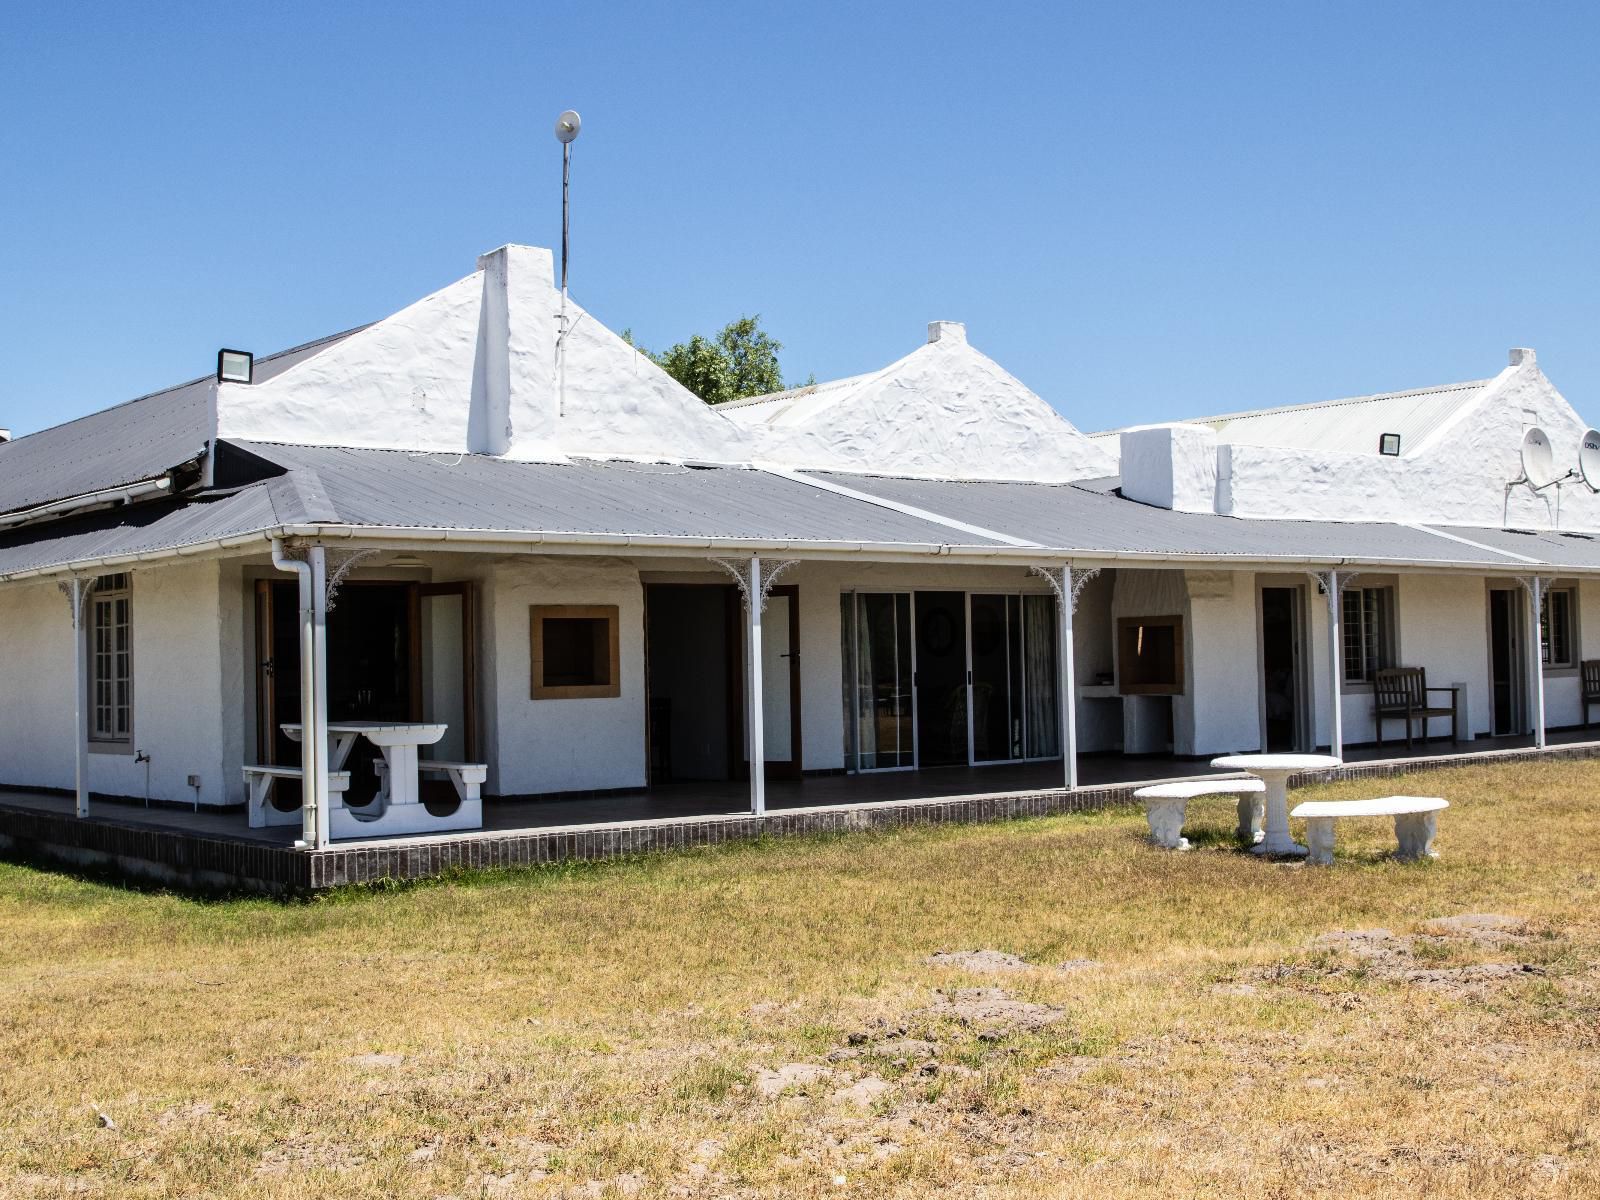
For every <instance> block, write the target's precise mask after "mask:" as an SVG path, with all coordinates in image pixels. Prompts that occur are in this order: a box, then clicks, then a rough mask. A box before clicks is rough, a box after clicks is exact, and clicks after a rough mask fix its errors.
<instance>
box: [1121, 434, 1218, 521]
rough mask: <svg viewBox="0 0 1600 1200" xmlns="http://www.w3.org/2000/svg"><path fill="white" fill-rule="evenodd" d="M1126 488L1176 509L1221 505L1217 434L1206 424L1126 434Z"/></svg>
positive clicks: (1132, 494) (1200, 509)
mask: <svg viewBox="0 0 1600 1200" xmlns="http://www.w3.org/2000/svg"><path fill="white" fill-rule="evenodd" d="M1120 440H1121V442H1122V494H1123V495H1124V496H1126V497H1127V498H1128V499H1129V500H1137V501H1139V502H1140V503H1141V504H1153V505H1155V506H1156V507H1158V508H1170V509H1171V510H1172V511H1174V512H1192V513H1209V512H1216V511H1217V434H1216V431H1215V430H1213V429H1207V428H1206V427H1205V426H1202V425H1157V426H1153V427H1152V428H1149V429H1130V430H1129V431H1128V432H1127V433H1124V434H1123V435H1122V436H1121V439H1120Z"/></svg>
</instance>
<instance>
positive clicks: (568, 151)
mask: <svg viewBox="0 0 1600 1200" xmlns="http://www.w3.org/2000/svg"><path fill="white" fill-rule="evenodd" d="M582 126H583V122H582V121H581V120H580V119H579V117H578V114H577V113H575V112H573V111H572V109H570V108H569V109H567V111H566V112H564V113H562V114H561V115H560V116H559V117H557V118H556V140H557V141H558V142H560V143H561V313H560V315H559V316H558V317H557V319H556V330H557V331H556V404H557V409H556V414H557V415H558V416H562V417H564V416H566V415H567V251H568V244H569V240H570V230H571V226H572V206H571V203H570V201H569V199H568V189H569V187H570V186H571V183H572V142H573V139H574V138H576V137H577V136H578V130H579V129H580V128H582Z"/></svg>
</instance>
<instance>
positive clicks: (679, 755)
mask: <svg viewBox="0 0 1600 1200" xmlns="http://www.w3.org/2000/svg"><path fill="white" fill-rule="evenodd" d="M738 611H739V597H738V593H737V592H736V591H735V590H734V589H733V588H732V587H724V586H720V585H705V584H661V583H652V584H650V585H649V586H648V587H646V588H645V601H644V614H645V615H644V620H645V661H646V673H647V675H648V677H649V683H648V690H649V696H650V701H649V721H650V782H651V783H652V784H661V783H672V782H674V781H683V780H726V779H733V778H735V777H736V776H737V775H738V774H739V763H740V761H741V760H742V738H743V728H744V723H743V721H742V720H741V715H742V714H741V711H740V697H741V696H742V694H743V691H742V688H741V687H740V677H739V671H740V669H741V668H742V663H741V662H740V661H739V656H738V655H737V654H735V653H734V651H733V648H734V647H735V646H737V645H738V644H739V643H738V641H737V640H736V629H735V622H736V620H737V614H738Z"/></svg>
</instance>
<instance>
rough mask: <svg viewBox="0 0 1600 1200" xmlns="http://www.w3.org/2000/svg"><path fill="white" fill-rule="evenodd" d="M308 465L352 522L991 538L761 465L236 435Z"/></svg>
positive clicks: (910, 539) (251, 446)
mask: <svg viewBox="0 0 1600 1200" xmlns="http://www.w3.org/2000/svg"><path fill="white" fill-rule="evenodd" d="M238 445H240V446H241V447H242V448H243V449H245V450H248V451H249V452H250V453H252V454H255V455H257V456H258V457H261V458H264V459H266V460H268V461H270V462H275V463H278V464H279V465H281V466H284V467H288V468H293V469H297V470H303V471H310V472H314V473H315V474H316V476H317V478H318V479H319V480H320V481H321V484H322V487H323V490H324V492H325V493H326V495H327V497H328V500H329V502H330V503H331V504H332V506H333V509H334V511H335V512H337V513H338V519H339V520H340V521H342V522H345V523H347V524H352V525H372V526H398V527H407V526H424V527H429V528H446V529H473V530H478V529H482V530H516V531H519V532H534V533H562V534H581V533H595V534H605V535H621V536H625V535H629V534H632V535H634V536H639V537H688V538H729V539H752V540H759V541H805V542H849V543H854V542H878V543H899V544H911V545H997V544H998V543H993V542H987V541H985V540H983V539H981V538H977V537H973V536H971V535H968V534H962V533H958V532H957V531H955V530H953V529H951V528H950V527H948V526H945V525H941V524H938V523H936V522H932V521H925V520H921V519H919V518H916V517H910V516H906V515H904V514H901V513H897V512H893V511H891V510H888V509H883V508H878V507H876V506H874V505H870V504H864V503H862V502H861V501H859V500H851V499H849V498H848V497H844V496H838V495H835V494H832V493H830V492H824V491H821V490H819V489H817V488H813V487H811V486H810V485H808V484H806V483H801V482H796V481H794V480H790V479H784V478H782V477H780V476H777V475H772V474H769V473H767V472H765V471H758V470H746V469H740V468H737V467H682V466H667V465H662V464H650V463H625V462H580V463H573V464H570V465H567V464H563V465H554V464H549V463H530V462H512V461H507V460H505V459H501V458H495V457H492V456H489V455H480V454H413V453H407V452H405V451H398V450H365V449H361V450H355V449H339V448H332V447H319V446H284V445H277V444H269V443H262V442H240V443H238Z"/></svg>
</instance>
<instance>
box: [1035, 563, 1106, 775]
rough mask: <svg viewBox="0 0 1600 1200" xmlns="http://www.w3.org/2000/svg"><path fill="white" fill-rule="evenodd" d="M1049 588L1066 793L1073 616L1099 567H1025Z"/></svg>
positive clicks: (1072, 740)
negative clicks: (1052, 601)
mask: <svg viewBox="0 0 1600 1200" xmlns="http://www.w3.org/2000/svg"><path fill="white" fill-rule="evenodd" d="M1028 569H1029V570H1031V571H1032V572H1033V573H1034V574H1035V575H1038V576H1039V577H1040V578H1041V579H1043V580H1045V581H1046V582H1047V583H1049V585H1050V590H1051V591H1053V592H1055V594H1056V630H1057V636H1056V642H1057V647H1056V666H1057V670H1058V680H1057V683H1058V686H1059V688H1060V697H1059V701H1058V703H1057V705H1056V707H1057V709H1058V710H1059V716H1060V719H1061V765H1062V770H1063V774H1064V775H1065V783H1066V786H1067V788H1068V790H1071V789H1072V788H1075V787H1077V786H1078V682H1077V680H1078V672H1077V665H1076V663H1075V662H1074V656H1073V645H1072V615H1073V613H1074V612H1076V611H1077V608H1078V593H1079V592H1081V591H1083V588H1084V585H1085V584H1087V583H1088V582H1089V581H1090V580H1091V579H1093V578H1094V577H1095V576H1096V575H1098V574H1100V569H1099V568H1098V567H1095V568H1092V569H1090V570H1087V571H1075V570H1073V568H1072V564H1071V563H1070V562H1069V563H1067V564H1065V565H1064V566H1061V567H1057V568H1054V569H1046V568H1044V567H1030V568H1028Z"/></svg>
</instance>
